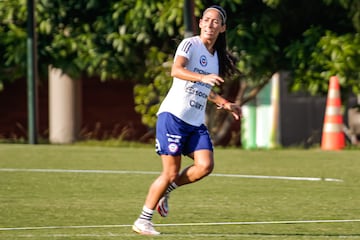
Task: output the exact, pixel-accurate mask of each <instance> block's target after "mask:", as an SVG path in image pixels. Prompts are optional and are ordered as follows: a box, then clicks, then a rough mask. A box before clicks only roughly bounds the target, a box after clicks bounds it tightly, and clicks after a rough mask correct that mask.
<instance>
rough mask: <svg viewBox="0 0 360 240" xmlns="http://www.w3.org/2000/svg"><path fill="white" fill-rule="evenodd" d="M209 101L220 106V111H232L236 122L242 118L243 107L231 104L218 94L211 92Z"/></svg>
mask: <svg viewBox="0 0 360 240" xmlns="http://www.w3.org/2000/svg"><path fill="white" fill-rule="evenodd" d="M208 99H209V101H211V102H213V103H215V104H216V105H217V106H218V109H221V108H223V109H225V110H228V111H230V112H231V113H232V115H233V116H234V118H235V119H236V120H239V119H240V118H241V117H242V113H241V107H240V106H239V105H238V104H236V103H233V102H229V101H228V100H226V99H225V98H223V97H222V96H220V95H219V94H217V93H216V92H214V91H212V90H211V91H210V94H209V97H208Z"/></svg>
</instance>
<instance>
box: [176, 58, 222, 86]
mask: <svg viewBox="0 0 360 240" xmlns="http://www.w3.org/2000/svg"><path fill="white" fill-rule="evenodd" d="M187 62H188V59H187V58H186V57H183V56H176V58H175V61H174V64H173V65H172V67H171V76H172V77H176V78H179V79H183V80H187V81H193V82H194V81H197V82H203V83H207V84H210V85H211V86H214V85H220V84H221V83H223V82H224V80H223V79H222V78H221V77H219V76H218V75H216V74H208V75H204V74H200V73H196V72H192V71H190V70H188V69H186V64H187Z"/></svg>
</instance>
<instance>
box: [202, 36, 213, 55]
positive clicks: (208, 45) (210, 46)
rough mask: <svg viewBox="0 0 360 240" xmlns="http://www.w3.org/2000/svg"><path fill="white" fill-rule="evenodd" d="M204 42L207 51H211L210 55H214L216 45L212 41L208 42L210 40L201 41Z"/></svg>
mask: <svg viewBox="0 0 360 240" xmlns="http://www.w3.org/2000/svg"><path fill="white" fill-rule="evenodd" d="M201 40H202V42H203V43H204V45H205V47H206V49H207V50H208V51H209V53H211V54H214V52H215V49H214V45H215V42H214V41H212V40H208V39H201Z"/></svg>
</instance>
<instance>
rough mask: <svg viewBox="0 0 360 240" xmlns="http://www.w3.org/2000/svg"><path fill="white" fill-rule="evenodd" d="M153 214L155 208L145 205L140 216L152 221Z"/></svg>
mask: <svg viewBox="0 0 360 240" xmlns="http://www.w3.org/2000/svg"><path fill="white" fill-rule="evenodd" d="M153 214H154V210H152V209H150V208H147V207H146V206H145V205H144V206H143V209H142V211H141V214H140V216H139V218H141V219H145V220H149V221H151V219H152V216H153Z"/></svg>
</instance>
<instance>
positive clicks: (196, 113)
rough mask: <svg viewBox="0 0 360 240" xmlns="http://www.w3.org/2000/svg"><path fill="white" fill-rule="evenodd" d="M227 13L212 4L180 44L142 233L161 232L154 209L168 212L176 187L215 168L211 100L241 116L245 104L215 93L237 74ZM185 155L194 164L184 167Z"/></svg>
mask: <svg viewBox="0 0 360 240" xmlns="http://www.w3.org/2000/svg"><path fill="white" fill-rule="evenodd" d="M226 17H227V16H226V12H225V10H224V9H223V8H222V7H220V6H217V5H216V6H211V7H209V8H207V9H205V11H204V12H203V16H202V18H201V19H200V22H199V27H200V30H201V31H200V35H199V36H194V37H190V38H186V39H184V40H183V41H182V42H181V43H180V44H179V46H178V48H177V51H176V53H175V57H174V63H173V66H172V69H171V76H172V77H173V83H172V86H171V88H170V90H169V92H168V94H167V96H166V98H165V99H164V101H163V102H162V103H161V106H160V109H159V111H158V113H157V115H158V120H157V126H156V151H157V153H158V154H159V155H160V156H161V160H162V167H163V170H162V173H161V174H160V176H159V177H158V178H157V179H156V180H155V181H154V182H153V183H152V185H151V186H150V189H149V192H148V195H147V197H146V200H145V204H144V206H143V209H142V212H141V214H140V216H139V218H138V219H137V220H136V221H135V222H134V225H133V227H132V229H133V230H134V231H135V232H137V233H139V234H148V235H158V234H160V233H159V232H158V231H156V230H155V228H154V226H153V224H152V222H151V220H152V216H153V213H154V210H155V209H157V211H158V212H159V214H160V215H161V216H163V217H166V216H167V214H168V211H169V208H168V198H169V194H170V192H171V191H172V190H174V189H176V188H177V187H179V186H183V185H185V184H189V183H194V182H196V181H198V180H200V179H202V178H203V177H205V176H207V175H209V174H210V173H211V171H212V170H213V168H214V155H213V145H212V142H211V139H210V136H209V132H208V130H207V128H206V126H205V125H204V123H205V108H206V103H207V100H209V101H212V102H214V103H215V104H217V105H218V106H219V108H223V109H225V110H228V111H230V112H231V113H232V114H233V116H234V117H235V119H236V120H238V119H239V118H240V117H241V108H240V106H238V105H236V104H234V103H231V102H229V101H227V100H226V99H224V98H223V97H221V96H220V95H218V94H217V93H215V92H214V91H213V90H212V87H213V86H215V85H221V84H222V83H223V82H224V79H223V77H226V76H229V75H231V74H233V73H235V72H236V71H237V70H236V68H235V62H234V58H233V57H232V56H231V55H230V54H229V53H228V52H227V50H226V38H225V30H226ZM181 155H185V156H189V157H190V158H192V159H193V164H192V165H190V166H188V167H186V168H185V169H184V170H183V171H181V172H180V167H181Z"/></svg>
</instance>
